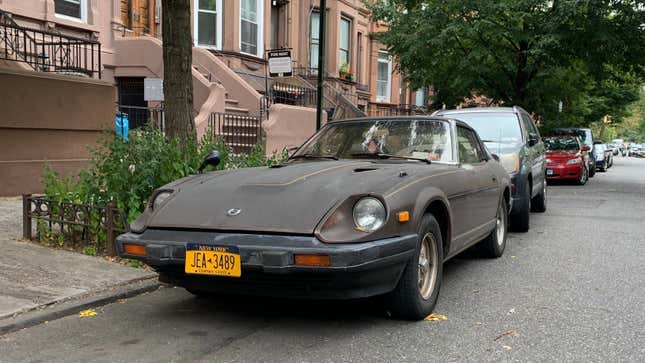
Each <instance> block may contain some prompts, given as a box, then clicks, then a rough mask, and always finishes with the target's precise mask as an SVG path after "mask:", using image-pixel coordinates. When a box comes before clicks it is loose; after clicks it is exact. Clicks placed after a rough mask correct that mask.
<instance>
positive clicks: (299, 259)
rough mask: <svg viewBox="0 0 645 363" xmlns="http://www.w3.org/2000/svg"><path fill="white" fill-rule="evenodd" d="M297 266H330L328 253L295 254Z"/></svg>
mask: <svg viewBox="0 0 645 363" xmlns="http://www.w3.org/2000/svg"><path fill="white" fill-rule="evenodd" d="M295 259H296V265H298V266H322V267H326V266H331V259H330V258H329V255H295Z"/></svg>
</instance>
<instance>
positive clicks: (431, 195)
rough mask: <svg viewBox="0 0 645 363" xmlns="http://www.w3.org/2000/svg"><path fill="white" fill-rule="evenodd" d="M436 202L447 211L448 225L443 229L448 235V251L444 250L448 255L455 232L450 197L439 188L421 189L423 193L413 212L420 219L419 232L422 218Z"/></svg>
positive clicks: (417, 225) (446, 244) (446, 242)
mask: <svg viewBox="0 0 645 363" xmlns="http://www.w3.org/2000/svg"><path fill="white" fill-rule="evenodd" d="M436 201H439V202H441V203H442V204H443V206H444V207H445V211H446V219H447V221H446V222H447V223H446V226H442V227H445V228H446V232H447V233H446V235H447V236H448V238H447V241H443V244H444V247H446V249H445V250H444V253H447V252H448V248H449V247H450V242H451V239H452V235H453V234H452V231H453V219H452V208H451V206H450V202H449V201H448V197H447V196H446V194H445V193H444V192H443V191H442V190H441V189H439V188H437V187H432V186H429V187H425V188H423V189H421V191H420V192H419V194H418V195H417V198H416V201H415V204H414V212H413V215H414V216H418V217H419V218H417V221H416V230H419V228H420V223H421V220H422V218H421V217H422V216H423V215H424V214H425V212H426V210H427V209H428V207H430V205H431V204H432V203H433V202H436Z"/></svg>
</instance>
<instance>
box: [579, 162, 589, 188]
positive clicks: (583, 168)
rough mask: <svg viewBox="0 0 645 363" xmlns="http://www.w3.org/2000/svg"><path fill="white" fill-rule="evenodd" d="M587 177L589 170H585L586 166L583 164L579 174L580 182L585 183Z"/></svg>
mask: <svg viewBox="0 0 645 363" xmlns="http://www.w3.org/2000/svg"><path fill="white" fill-rule="evenodd" d="M588 179H589V172H588V171H587V168H585V167H584V166H583V167H582V175H581V176H580V184H584V183H586V182H587V180H588Z"/></svg>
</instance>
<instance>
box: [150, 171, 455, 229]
mask: <svg viewBox="0 0 645 363" xmlns="http://www.w3.org/2000/svg"><path fill="white" fill-rule="evenodd" d="M446 167H447V166H445V165H443V166H442V165H439V164H433V165H425V164H421V163H409V162H405V163H385V162H370V161H362V160H343V161H311V162H293V163H289V164H287V165H285V166H282V167H261V168H245V169H237V170H229V171H224V172H213V173H208V174H204V175H200V176H196V177H193V178H189V179H186V180H185V181H183V182H181V183H175V184H171V185H170V186H171V187H172V189H174V190H175V193H174V194H173V195H172V196H171V197H170V198H169V199H168V200H167V201H166V202H165V203H164V204H162V206H161V207H160V208H159V209H158V210H156V211H154V212H153V213H152V214H151V215H150V218H149V219H148V221H147V223H146V224H147V226H148V227H151V228H155V227H157V228H195V229H217V230H228V231H261V232H282V233H298V234H312V233H313V232H314V230H315V228H316V226H317V225H318V223H319V222H320V221H321V219H322V218H323V217H324V216H325V214H326V213H327V212H328V211H329V210H330V209H331V208H332V207H333V206H335V205H336V204H337V203H339V202H341V201H343V200H345V199H346V198H347V197H349V196H351V195H355V194H363V193H367V192H371V193H376V194H382V193H384V192H385V191H386V190H388V189H390V188H392V187H394V186H396V185H397V184H398V183H402V182H403V181H404V180H405V181H408V182H409V180H410V178H407V177H406V178H401V177H400V176H399V174H400V173H401V171H405V172H406V173H407V174H408V175H409V176H414V175H415V174H420V171H423V175H427V174H428V173H432V172H437V171H439V170H445V168H446ZM232 209H239V214H237V215H234V216H231V215H229V214H230V213H229V211H230V210H232Z"/></svg>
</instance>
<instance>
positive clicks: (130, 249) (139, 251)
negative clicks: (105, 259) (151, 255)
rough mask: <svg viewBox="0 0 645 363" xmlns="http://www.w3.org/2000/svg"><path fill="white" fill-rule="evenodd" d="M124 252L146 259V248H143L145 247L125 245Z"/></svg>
mask: <svg viewBox="0 0 645 363" xmlns="http://www.w3.org/2000/svg"><path fill="white" fill-rule="evenodd" d="M123 251H124V252H125V253H127V254H128V255H135V256H141V257H146V246H143V245H134V244H130V243H125V244H124V245H123Z"/></svg>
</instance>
